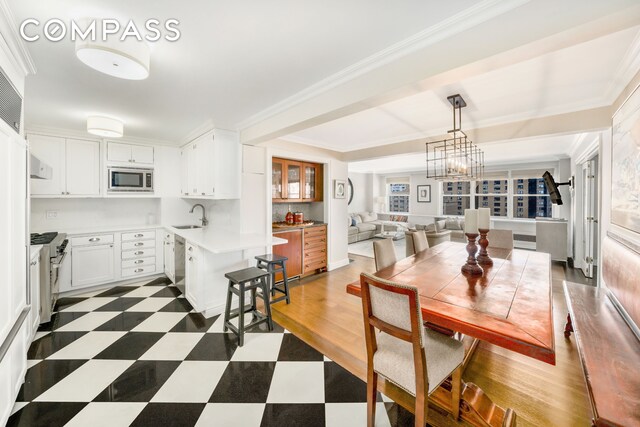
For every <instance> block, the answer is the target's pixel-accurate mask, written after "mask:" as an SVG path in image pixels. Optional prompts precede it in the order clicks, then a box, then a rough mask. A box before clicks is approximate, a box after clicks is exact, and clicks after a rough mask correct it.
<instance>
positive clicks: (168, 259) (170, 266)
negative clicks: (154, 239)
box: [163, 232, 176, 283]
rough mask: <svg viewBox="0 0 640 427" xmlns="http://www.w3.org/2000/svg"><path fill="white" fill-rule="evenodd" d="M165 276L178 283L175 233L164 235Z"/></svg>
mask: <svg viewBox="0 0 640 427" xmlns="http://www.w3.org/2000/svg"><path fill="white" fill-rule="evenodd" d="M163 240H164V242H163V243H164V246H163V248H164V249H163V252H164V274H165V275H166V276H167V277H168V278H169V279H171V281H172V282H173V283H175V282H176V264H175V235H174V234H173V233H169V232H166V233H164V239H163Z"/></svg>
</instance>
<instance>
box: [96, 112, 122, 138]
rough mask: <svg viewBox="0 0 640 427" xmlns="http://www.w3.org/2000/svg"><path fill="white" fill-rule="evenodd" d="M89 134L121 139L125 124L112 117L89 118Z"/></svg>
mask: <svg viewBox="0 0 640 427" xmlns="http://www.w3.org/2000/svg"><path fill="white" fill-rule="evenodd" d="M87 132H89V133H90V134H93V135H98V136H103V137H105V138H121V137H122V135H123V134H124V123H122V122H121V121H120V120H118V119H112V118H111V117H104V116H89V117H88V118H87Z"/></svg>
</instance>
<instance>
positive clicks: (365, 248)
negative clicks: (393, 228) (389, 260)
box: [347, 237, 406, 259]
mask: <svg viewBox="0 0 640 427" xmlns="http://www.w3.org/2000/svg"><path fill="white" fill-rule="evenodd" d="M375 240H378V238H377V237H376V238H373V239H368V240H363V241H361V242H356V243H352V244H350V245H349V246H348V249H347V251H348V252H349V253H350V254H354V255H360V256H364V257H368V258H373V242H374V241H375ZM393 246H394V247H395V249H396V257H397V258H398V259H402V258H404V257H405V252H406V250H405V239H401V240H394V241H393Z"/></svg>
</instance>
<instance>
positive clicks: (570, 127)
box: [342, 107, 612, 162]
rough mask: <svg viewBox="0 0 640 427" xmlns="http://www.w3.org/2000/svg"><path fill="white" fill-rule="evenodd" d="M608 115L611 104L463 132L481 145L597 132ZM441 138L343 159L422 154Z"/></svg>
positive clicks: (354, 153)
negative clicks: (430, 144) (428, 146)
mask: <svg viewBox="0 0 640 427" xmlns="http://www.w3.org/2000/svg"><path fill="white" fill-rule="evenodd" d="M611 114H612V110H611V107H600V108H594V109H590V110H583V111H576V112H572V113H565V114H558V115H555V116H548V117H540V118H536V119H530V120H523V121H517V122H512V123H505V124H501V125H496V126H488V127H485V128H478V129H470V130H467V129H465V130H464V131H465V133H466V134H467V135H468V136H469V138H470V139H471V140H472V141H473V142H474V143H476V144H478V145H479V146H480V148H482V144H487V143H491V142H498V141H508V140H513V139H523V138H533V137H545V136H550V135H570V134H578V133H584V132H594V131H600V130H603V129H607V128H609V127H611ZM444 138H445V135H437V136H434V137H431V138H419V139H414V140H410V141H403V142H398V143H395V144H387V145H382V146H378V147H371V148H364V149H361V150H354V151H348V152H346V153H342V154H343V156H342V160H343V161H345V162H356V161H362V160H371V159H379V158H382V157H388V156H397V155H401V154H415V153H424V151H425V145H424V144H425V142H427V141H437V140H440V139H444ZM532 148H533V147H532ZM523 156H526V153H523Z"/></svg>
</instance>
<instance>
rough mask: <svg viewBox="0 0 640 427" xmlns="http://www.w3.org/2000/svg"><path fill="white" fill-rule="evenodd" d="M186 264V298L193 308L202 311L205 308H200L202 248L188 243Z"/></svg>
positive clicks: (186, 246)
mask: <svg viewBox="0 0 640 427" xmlns="http://www.w3.org/2000/svg"><path fill="white" fill-rule="evenodd" d="M184 253H185V263H184V267H185V270H184V282H185V283H184V287H185V297H186V298H187V300H188V301H189V302H190V303H191V305H193V307H194V308H195V309H196V310H198V311H200V310H202V309H203V308H202V307H200V306H199V303H200V302H201V301H202V299H203V298H202V296H201V294H202V284H201V283H200V272H199V269H200V263H199V262H198V259H199V258H200V248H199V247H198V246H196V245H194V244H192V243H189V242H187V243H186V245H185V251H184Z"/></svg>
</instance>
